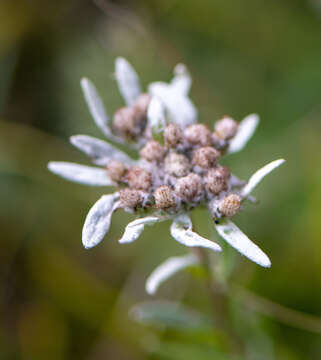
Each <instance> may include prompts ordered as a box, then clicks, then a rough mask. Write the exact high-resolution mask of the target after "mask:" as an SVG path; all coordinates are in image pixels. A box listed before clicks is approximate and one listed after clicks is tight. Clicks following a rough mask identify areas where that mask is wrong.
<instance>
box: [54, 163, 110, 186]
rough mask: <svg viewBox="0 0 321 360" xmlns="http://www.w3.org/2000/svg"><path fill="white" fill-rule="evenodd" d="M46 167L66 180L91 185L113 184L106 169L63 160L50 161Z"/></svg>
mask: <svg viewBox="0 0 321 360" xmlns="http://www.w3.org/2000/svg"><path fill="white" fill-rule="evenodd" d="M48 169H49V170H50V171H51V172H53V173H54V174H56V175H59V176H61V177H63V178H65V179H67V180H70V181H73V182H76V183H79V184H86V185H92V186H114V185H115V183H114V182H113V181H112V180H111V179H110V178H109V176H108V173H107V170H105V169H99V168H96V167H92V166H84V165H79V164H75V163H70V162H65V161H50V162H49V163H48Z"/></svg>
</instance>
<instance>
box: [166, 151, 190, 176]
mask: <svg viewBox="0 0 321 360" xmlns="http://www.w3.org/2000/svg"><path fill="white" fill-rule="evenodd" d="M190 169H191V165H190V162H189V160H188V158H187V157H186V156H185V155H182V154H178V153H176V152H171V153H169V154H168V155H167V156H166V157H165V162H164V170H165V172H166V173H167V174H169V175H173V176H176V177H182V176H185V175H187V174H188V173H189V172H190Z"/></svg>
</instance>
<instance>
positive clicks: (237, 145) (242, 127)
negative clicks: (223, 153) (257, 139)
mask: <svg viewBox="0 0 321 360" xmlns="http://www.w3.org/2000/svg"><path fill="white" fill-rule="evenodd" d="M259 121H260V119H259V116H258V115H256V114H251V115H248V116H246V117H245V118H244V119H243V120H242V121H241V122H240V123H239V126H238V130H237V133H236V135H235V136H234V138H233V139H232V140H231V142H230V145H229V148H228V150H227V152H228V153H229V154H232V153H235V152H238V151H241V150H242V149H243V148H244V147H245V145H246V144H247V142H248V141H249V140H250V138H251V137H252V135H253V134H254V132H255V130H256V128H257V126H258V124H259Z"/></svg>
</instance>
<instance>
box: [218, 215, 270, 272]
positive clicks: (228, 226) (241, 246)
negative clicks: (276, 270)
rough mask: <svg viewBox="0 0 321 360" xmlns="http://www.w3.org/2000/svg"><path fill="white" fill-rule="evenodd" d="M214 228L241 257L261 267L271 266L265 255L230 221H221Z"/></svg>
mask: <svg viewBox="0 0 321 360" xmlns="http://www.w3.org/2000/svg"><path fill="white" fill-rule="evenodd" d="M215 226H216V230H217V232H218V233H219V235H220V236H221V237H222V238H223V239H224V240H225V241H226V242H227V243H228V244H230V245H231V246H232V247H234V249H236V250H237V251H239V252H240V253H241V254H242V255H244V256H246V257H247V258H248V259H250V260H252V261H254V262H255V263H257V264H259V265H261V266H263V267H270V266H271V261H270V259H269V258H268V257H267V255H266V254H264V252H263V251H262V250H261V249H260V248H259V247H258V246H257V245H255V244H254V243H253V242H252V241H251V240H250V239H249V238H248V237H247V236H246V235H245V234H244V233H243V232H242V231H241V230H240V229H239V228H238V227H237V226H236V225H235V224H234V223H232V221H230V220H227V219H225V220H221V221H220V224H217V225H215Z"/></svg>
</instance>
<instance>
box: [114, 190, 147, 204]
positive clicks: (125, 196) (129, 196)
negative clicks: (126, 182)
mask: <svg viewBox="0 0 321 360" xmlns="http://www.w3.org/2000/svg"><path fill="white" fill-rule="evenodd" d="M119 199H120V206H121V207H123V208H125V209H126V208H131V209H136V208H137V207H140V206H141V205H142V202H143V197H142V195H141V192H140V191H138V190H135V189H129V188H125V189H122V190H120V191H119Z"/></svg>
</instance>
